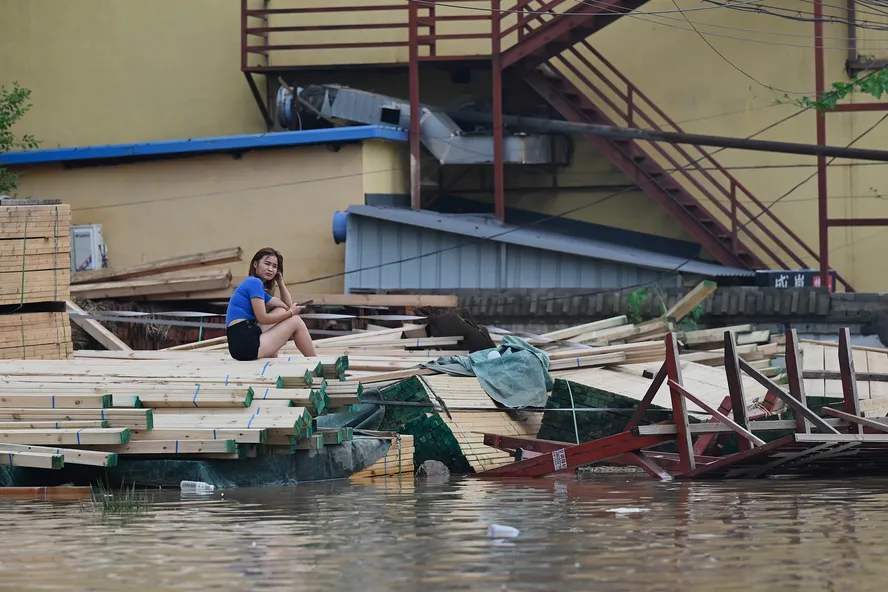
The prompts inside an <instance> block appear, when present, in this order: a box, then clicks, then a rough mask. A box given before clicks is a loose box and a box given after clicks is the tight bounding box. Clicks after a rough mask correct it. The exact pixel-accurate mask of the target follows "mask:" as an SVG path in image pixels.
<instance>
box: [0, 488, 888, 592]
mask: <svg viewBox="0 0 888 592" xmlns="http://www.w3.org/2000/svg"><path fill="white" fill-rule="evenodd" d="M222 493H224V496H223V495H222ZM0 513H2V521H3V526H2V535H3V536H2V537H0V588H3V589H9V590H131V591H135V590H139V591H142V590H184V591H204V590H207V591H209V590H213V591H220V590H298V591H303V590H304V591H314V590H318V591H324V592H331V591H334V590H359V591H361V592H370V591H377V590H379V591H389V590H397V591H400V590H411V591H413V590H420V591H423V592H426V591H430V590H473V591H478V590H584V591H585V590H595V591H622V590H632V591H636V590H644V591H653V590H665V591H687V590H719V591H721V590H743V591H745V592H751V591H765V590H767V591H769V592H770V591H776V590H805V591H816V590H830V591H831V590H842V591H848V590H879V591H882V590H884V589H885V588H886V586H888V560H886V558H885V557H886V552H888V479H878V480H862V479H860V480H848V481H831V482H818V481H799V480H763V481H747V482H729V483H725V482H714V483H708V482H707V483H656V482H654V481H652V480H651V479H649V478H647V477H639V476H635V475H632V476H626V475H602V476H595V477H587V478H586V479H584V480H583V481H578V480H576V479H575V478H560V479H558V480H550V479H545V480H537V481H532V482H524V481H522V482H513V483H503V482H488V481H481V480H478V479H472V478H460V479H451V480H450V481H449V482H445V483H438V484H419V483H417V484H414V483H413V481H412V479H407V480H391V479H390V480H384V481H375V482H367V483H358V484H353V483H348V482H341V483H340V482H331V483H319V484H306V485H299V486H295V487H275V488H261V489H241V490H229V491H225V492H216V493H215V494H214V495H212V496H210V497H196V496H188V497H183V496H182V495H181V494H180V493H179V492H178V491H169V492H164V493H163V494H161V495H159V496H158V497H157V498H156V499H155V500H154V502H153V503H152V504H151V506H150V507H149V508H148V509H147V511H146V512H145V513H144V514H142V515H140V516H137V517H135V518H132V519H121V518H119V517H114V516H105V517H104V518H103V517H99V516H97V515H96V514H95V513H94V512H92V511H91V510H89V509H86V510H84V509H83V508H82V507H81V505H80V504H78V503H59V502H54V503H46V502H24V501H4V500H0ZM492 523H498V524H504V525H509V526H512V527H515V528H517V529H519V530H520V534H519V536H518V537H516V538H512V539H499V540H498V539H491V538H489V537H488V536H487V528H488V526H489V525H490V524H492Z"/></svg>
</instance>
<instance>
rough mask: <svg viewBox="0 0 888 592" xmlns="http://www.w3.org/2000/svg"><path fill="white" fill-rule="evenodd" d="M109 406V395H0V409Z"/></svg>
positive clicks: (101, 407)
mask: <svg viewBox="0 0 888 592" xmlns="http://www.w3.org/2000/svg"><path fill="white" fill-rule="evenodd" d="M110 406H111V395H15V394H6V393H4V394H2V395H0V409H5V408H9V407H16V408H18V407H30V408H33V409H59V408H61V409H69V408H73V409H104V408H107V407H110Z"/></svg>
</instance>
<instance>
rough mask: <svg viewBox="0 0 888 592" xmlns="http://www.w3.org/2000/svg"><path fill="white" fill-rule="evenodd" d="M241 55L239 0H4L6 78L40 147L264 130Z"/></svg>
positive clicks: (1, 72)
mask: <svg viewBox="0 0 888 592" xmlns="http://www.w3.org/2000/svg"><path fill="white" fill-rule="evenodd" d="M240 63H241V58H240V2H237V1H236V0H76V1H74V2H66V1H60V0H0V85H7V86H8V85H10V84H11V83H12V82H13V81H18V82H19V83H20V84H21V85H22V86H24V87H26V88H29V89H31V91H32V95H31V102H32V103H33V108H32V110H31V111H30V112H29V113H28V114H27V115H26V116H25V118H24V120H23V121H22V123H21V124H20V125H19V126H18V127H17V130H16V131H17V132H21V133H32V134H34V136H36V138H37V139H38V140H40V141H41V142H42V144H41V147H43V148H57V147H68V146H82V145H96V144H115V143H125V142H145V141H152V140H170V139H181V138H190V137H203V136H221V135H228V134H239V133H255V132H262V131H264V130H265V125H264V123H263V122H262V117H261V115H260V113H259V109H258V107H257V106H256V103H255V101H254V99H253V96H252V94H251V93H250V90H249V87H248V86H247V83H246V81H245V80H244V76H243V74H241V71H240ZM259 82H260V88H263V89H264V86H262V82H263V80H262V79H261V78H260V79H259ZM263 92H264V90H263Z"/></svg>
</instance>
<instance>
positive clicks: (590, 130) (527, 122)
mask: <svg viewBox="0 0 888 592" xmlns="http://www.w3.org/2000/svg"><path fill="white" fill-rule="evenodd" d="M447 114H448V115H450V116H451V117H452V118H453V119H454V120H456V121H463V122H467V123H468V122H473V123H490V122H491V116H490V115H485V114H482V113H466V112H463V113H456V112H452V111H448V112H447ZM503 123H504V124H506V125H507V126H511V127H515V128H521V129H524V130H526V131H535V132H542V133H565V134H577V133H579V134H592V135H596V136H603V137H606V138H616V139H625V140H641V141H644V142H666V143H668V144H696V145H698V146H713V147H716V148H731V149H735V150H750V151H753V152H776V153H780V154H801V155H806V156H823V157H833V158H849V159H855V158H856V159H860V160H872V161H877V162H888V150H871V149H865V148H846V147H844V146H826V145H819V144H799V143H796V142H775V141H771V140H751V139H748V138H730V137H726V136H708V135H704V134H689V133H685V132H667V131H661V130H644V129H638V128H628V127H615V126H609V125H597V124H592V123H572V122H568V121H558V120H553V119H542V118H536V117H518V116H515V115H504V116H503Z"/></svg>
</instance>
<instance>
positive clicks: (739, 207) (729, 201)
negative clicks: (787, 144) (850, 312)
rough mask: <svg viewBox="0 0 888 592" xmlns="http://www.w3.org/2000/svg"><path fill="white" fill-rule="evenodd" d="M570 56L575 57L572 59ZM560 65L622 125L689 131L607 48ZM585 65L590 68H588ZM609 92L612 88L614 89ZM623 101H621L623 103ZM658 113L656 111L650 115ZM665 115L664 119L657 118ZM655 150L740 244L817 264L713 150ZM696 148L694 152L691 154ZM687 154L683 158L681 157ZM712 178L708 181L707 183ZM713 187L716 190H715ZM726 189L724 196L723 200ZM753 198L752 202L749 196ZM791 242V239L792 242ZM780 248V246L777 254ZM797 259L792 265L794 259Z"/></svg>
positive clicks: (580, 51)
mask: <svg viewBox="0 0 888 592" xmlns="http://www.w3.org/2000/svg"><path fill="white" fill-rule="evenodd" d="M584 53H586V54H588V55H591V56H593V57H594V58H595V59H596V60H597V61H598V62H599V63H600V64H601V65H602V66H603V68H599V67H597V66H596V65H595V64H593V63H592V61H591V60H590V59H588V58H587V57H586V55H584ZM568 57H569V58H570V60H568V59H566V58H568ZM553 61H555V62H557V63H558V64H559V65H560V68H559V69H562V71H564V70H567V71H569V72H570V74H571V75H573V76H575V77H576V79H577V80H579V81H581V83H582V84H583V88H582V89H581V90H582V91H583V92H584V94H585V95H586V96H587V98H589V99H590V100H594V101H599V102H600V103H603V104H604V105H606V106H607V107H608V108H609V109H610V111H611V112H613V113H616V114H618V115H619V116H620V117H621V118H622V120H623V121H622V122H616V124H617V125H625V126H628V127H642V128H645V127H646V128H650V129H656V130H664V129H669V130H671V131H678V132H680V131H683V130H682V129H681V126H679V125H678V124H677V123H676V122H675V121H673V120H672V119H671V118H670V117H669V116H668V115H666V113H665V112H664V111H663V110H662V109H660V108H659V107H658V106H657V105H656V104H655V103H654V102H653V101H652V100H651V99H650V98H648V96H647V95H645V94H644V93H643V92H642V91H641V90H639V89H638V87H637V86H635V85H634V84H633V83H632V82H631V81H630V80H629V79H628V78H627V77H626V76H625V75H623V74H622V73H621V72H620V71H619V70H618V69H617V68H616V67H615V66H614V65H613V64H611V63H610V62H609V61H608V60H607V59H606V58H605V57H604V56H603V55H601V53H600V52H599V51H598V50H596V49H595V48H594V47H592V45H591V44H589V43H588V42H587V41H585V40H584V41H581V42H579V43H578V44H576V45H574V46H573V47H571V48H570V49H568V50H567V51H566V52H564V53H562V54H561V55H560V56H557V57H556V58H553ZM583 70H585V72H584V71H583ZM586 72H588V73H591V74H592V75H593V76H594V77H595V78H596V80H594V81H593V80H590V77H589V76H587V75H586ZM608 91H609V92H608ZM618 101H619V103H621V104H622V105H621V104H618ZM650 112H653V116H652V115H651V114H650ZM657 118H659V120H658V119H657ZM649 146H650V149H651V150H653V151H655V152H656V153H657V154H659V155H660V156H661V157H662V159H663V160H664V161H665V162H667V163H668V166H669V167H672V169H671V170H669V169H667V170H666V172H667V173H669V174H670V176H671V177H672V178H673V179H674V180H676V182H681V183H688V184H690V185H691V186H692V187H693V188H694V189H696V193H697V194H698V195H702V196H703V197H704V198H706V200H707V201H708V203H709V204H710V205H711V206H712V207H714V208H715V210H717V211H718V212H720V213H721V214H722V215H723V216H725V217H726V218H727V219H728V220H730V232H731V237H732V239H733V240H732V241H731V244H732V246H733V247H734V249H736V248H737V246H738V245H739V244H740V243H739V242H738V238H739V239H740V240H743V239H748V240H750V241H751V242H752V243H754V244H755V245H756V246H757V247H758V248H759V249H761V251H762V252H763V253H766V254H767V255H768V256H769V257H770V258H771V260H772V261H773V263H775V264H776V265H777V266H779V267H781V268H783V269H790V268H792V267H793V264H794V265H797V266H800V267H804V268H808V267H816V262H817V261H818V260H819V257H818V254H817V253H816V252H815V251H814V250H813V249H812V248H811V247H810V246H809V245H808V244H807V243H805V242H804V241H803V240H802V239H801V238H800V237H799V236H798V235H797V234H796V233H795V232H794V231H793V230H792V229H791V228H789V226H787V225H786V224H785V223H784V222H783V221H782V220H781V219H780V218H779V217H778V216H777V215H775V214H774V213H773V212H772V211H771V209H770V207H769V206H768V205H766V204H765V203H763V202H762V201H761V200H760V199H759V198H757V197H756V196H755V195H754V194H753V193H752V192H751V191H750V190H749V189H747V188H746V187H745V186H744V185H743V184H742V183H741V182H740V181H739V180H738V179H737V178H736V177H734V176H733V175H732V174H731V173H730V172H729V171H728V170H727V169H726V168H725V167H724V166H722V165H721V164H720V163H719V162H718V161H717V160H715V158H713V157H712V155H711V154H710V153H709V152H707V151H706V150H704V149H703V148H701V147H699V146H689V150H690V152H689V151H688V149H685V148H684V147H682V146H680V145H673V146H669V147H667V146H665V145H663V144H662V143H659V142H652V143H650V144H649ZM691 152H693V153H694V155H692V154H691ZM675 154H677V155H678V156H680V157H681V159H682V160H683V161H684V162H681V161H680V160H679V159H678V158H676V157H675ZM702 180H705V181H706V184H704V183H703V182H701V181H702ZM713 190H714V191H715V193H716V195H714V194H713ZM717 194H720V195H721V197H722V198H723V199H719V197H718V196H717ZM744 199H745V200H746V201H748V202H749V204H750V206H747V205H746V204H745V203H744V201H743V200H744ZM738 214H742V215H743V216H745V217H746V218H747V219H748V221H747V222H746V223H744V224H741V223H740V222H739V218H738ZM766 222H771V223H773V224H774V225H775V226H776V227H777V229H779V231H780V232H781V233H783V234H784V235H785V237H786V238H787V241H784V240H781V238H780V237H779V236H778V235H777V234H776V233H775V232H774V231H773V230H772V229H771V228H769V227H768V226H767V224H766ZM763 237H764V239H766V240H769V241H770V242H771V243H772V245H773V246H774V247H775V248H774V249H772V248H771V247H769V245H768V244H766V242H765V240H763ZM787 243H789V244H787ZM775 250H777V251H779V254H778V253H775ZM799 251H801V252H804V253H806V254H807V255H808V256H810V257H811V258H812V259H813V261H814V262H815V264H814V265H813V266H812V265H809V264H808V263H806V262H805V260H804V259H803V258H802V257H800V256H799V255H798V254H797V252H799ZM787 260H788V261H791V262H792V264H788V263H787ZM836 277H837V280H838V281H839V282H841V283H842V285H843V286H844V287H845V288H846V289H848V290H851V289H852V288H851V286H850V285H849V283H848V282H847V281H846V280H845V279H844V278H842V277H841V276H839V275H838V274H837V276H836Z"/></svg>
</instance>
